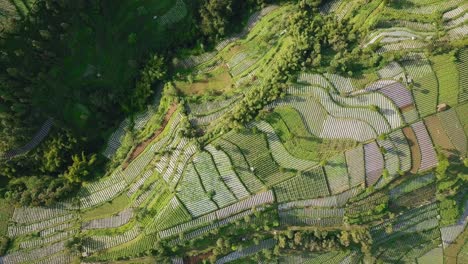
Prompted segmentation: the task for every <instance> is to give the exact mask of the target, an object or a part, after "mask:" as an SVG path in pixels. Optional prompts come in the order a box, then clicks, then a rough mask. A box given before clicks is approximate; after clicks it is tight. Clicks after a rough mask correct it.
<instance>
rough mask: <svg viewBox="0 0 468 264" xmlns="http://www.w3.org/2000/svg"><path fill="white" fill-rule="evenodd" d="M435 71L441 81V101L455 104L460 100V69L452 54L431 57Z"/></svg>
mask: <svg viewBox="0 0 468 264" xmlns="http://www.w3.org/2000/svg"><path fill="white" fill-rule="evenodd" d="M431 62H432V66H433V69H434V72H435V74H436V76H437V79H438V81H439V103H447V104H448V105H452V106H453V105H455V104H457V102H458V80H459V76H458V70H457V67H456V65H455V63H454V59H452V56H451V55H450V54H443V55H438V56H434V57H432V58H431Z"/></svg>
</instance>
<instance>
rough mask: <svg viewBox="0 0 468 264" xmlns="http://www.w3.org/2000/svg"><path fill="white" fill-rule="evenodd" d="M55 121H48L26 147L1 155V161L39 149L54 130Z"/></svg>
mask: <svg viewBox="0 0 468 264" xmlns="http://www.w3.org/2000/svg"><path fill="white" fill-rule="evenodd" d="M52 125H53V120H52V118H49V119H47V120H46V121H45V122H44V124H43V125H42V127H41V128H40V129H39V130H38V131H37V132H36V134H35V135H34V137H33V138H32V139H31V140H30V141H29V142H28V143H26V144H25V145H24V146H22V147H19V148H17V149H12V150H9V151H7V152H5V153H0V160H4V159H12V158H14V157H17V156H20V155H24V154H26V153H28V152H29V151H31V150H32V149H34V148H35V147H37V146H38V145H39V144H40V143H41V142H42V141H43V140H44V139H45V138H46V137H47V135H48V134H49V132H50V129H51V128H52Z"/></svg>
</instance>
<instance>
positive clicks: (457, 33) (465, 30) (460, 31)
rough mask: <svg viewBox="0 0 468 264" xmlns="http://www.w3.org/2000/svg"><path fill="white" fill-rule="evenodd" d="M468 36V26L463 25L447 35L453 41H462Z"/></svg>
mask: <svg viewBox="0 0 468 264" xmlns="http://www.w3.org/2000/svg"><path fill="white" fill-rule="evenodd" d="M467 34H468V25H465V24H463V25H461V26H459V27H456V28H452V29H450V30H449V31H448V32H447V35H448V36H449V37H450V39H452V40H456V39H462V38H464V37H465V36H466V35H467Z"/></svg>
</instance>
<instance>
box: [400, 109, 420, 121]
mask: <svg viewBox="0 0 468 264" xmlns="http://www.w3.org/2000/svg"><path fill="white" fill-rule="evenodd" d="M402 114H403V119H404V120H405V123H406V124H411V123H414V122H416V121H418V119H419V113H418V111H417V110H416V107H415V106H414V105H412V106H409V107H407V108H405V109H403V110H402Z"/></svg>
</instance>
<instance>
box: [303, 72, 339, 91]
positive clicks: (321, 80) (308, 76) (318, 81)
mask: <svg viewBox="0 0 468 264" xmlns="http://www.w3.org/2000/svg"><path fill="white" fill-rule="evenodd" d="M297 82H298V83H307V84H310V85H316V86H320V87H323V88H328V87H331V85H330V83H329V82H328V80H327V79H326V78H325V77H323V76H322V75H320V74H314V73H301V74H299V77H298V78H297Z"/></svg>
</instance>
